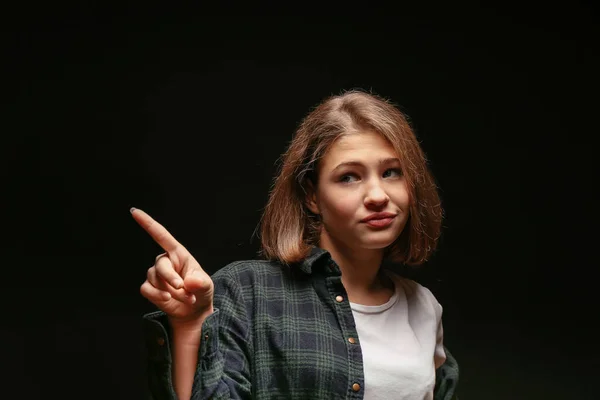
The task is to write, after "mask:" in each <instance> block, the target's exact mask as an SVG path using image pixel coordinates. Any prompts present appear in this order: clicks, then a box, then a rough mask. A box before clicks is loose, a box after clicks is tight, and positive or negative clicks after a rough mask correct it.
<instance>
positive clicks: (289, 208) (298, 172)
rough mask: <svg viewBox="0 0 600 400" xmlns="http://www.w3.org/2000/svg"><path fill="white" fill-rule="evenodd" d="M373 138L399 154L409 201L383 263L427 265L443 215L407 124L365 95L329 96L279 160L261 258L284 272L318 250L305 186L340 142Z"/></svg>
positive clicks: (389, 108)
mask: <svg viewBox="0 0 600 400" xmlns="http://www.w3.org/2000/svg"><path fill="white" fill-rule="evenodd" d="M366 130H368V131H374V132H377V133H379V134H380V135H382V136H383V137H385V138H386V139H387V140H388V141H389V142H390V143H391V145H392V146H393V147H394V149H395V150H396V152H397V154H398V156H399V159H400V164H401V168H402V171H403V173H404V176H405V179H406V182H407V187H408V191H409V195H410V199H411V205H410V213H409V219H408V221H407V224H406V226H405V228H404V229H403V231H402V233H401V234H400V235H399V237H398V238H397V239H396V241H395V242H394V243H392V244H391V245H390V246H388V248H387V249H386V253H385V259H386V260H388V261H392V262H399V263H404V264H408V265H419V264H422V263H423V262H425V261H426V260H427V259H428V258H429V257H430V256H431V254H432V253H433V252H434V250H435V248H436V246H437V242H438V239H439V236H440V230H441V222H442V214H443V211H442V207H441V204H440V197H439V194H438V191H437V187H436V184H435V181H434V179H433V176H432V175H431V172H430V170H429V168H428V165H427V160H426V157H425V154H424V153H423V150H422V149H421V147H420V145H419V143H418V141H417V138H416V136H415V133H414V131H413V130H412V128H411V126H410V124H409V122H408V121H407V118H406V116H405V115H404V114H403V113H402V112H401V111H400V110H399V109H398V108H397V107H395V106H394V105H393V104H392V103H390V102H389V101H388V100H386V99H384V98H381V97H379V96H377V95H374V94H370V93H366V92H363V91H357V90H352V91H347V92H345V93H343V94H341V95H339V96H332V97H329V98H328V99H326V100H325V101H323V102H322V103H321V104H320V105H318V106H317V107H316V108H315V109H314V110H313V111H312V112H310V113H309V114H308V115H307V116H306V117H305V118H304V120H303V121H302V122H301V124H300V126H299V127H298V129H297V131H296V133H295V135H294V137H293V139H292V141H291V143H290V145H289V147H288V148H287V150H286V152H285V153H284V154H283V155H282V158H281V165H280V171H279V174H278V175H277V177H276V178H275V181H274V184H273V186H272V189H271V192H270V196H269V200H268V202H267V205H266V207H265V210H264V213H263V216H262V219H261V228H260V236H261V254H262V255H263V256H264V257H266V258H267V259H273V260H279V261H280V262H282V263H284V264H292V263H296V262H299V261H301V260H302V259H304V258H305V257H307V256H308V254H309V253H310V251H311V248H312V246H318V243H319V236H320V230H321V225H320V220H319V218H318V217H317V216H315V215H314V214H313V213H312V212H311V211H310V210H309V209H308V208H307V205H306V201H307V193H308V191H309V190H310V185H311V184H312V185H315V184H318V182H317V181H316V176H317V173H316V170H317V168H318V161H319V160H320V159H321V158H322V157H323V156H324V154H325V153H326V151H327V149H328V148H329V146H330V145H331V144H332V143H333V142H334V141H335V140H336V139H337V138H338V137H340V136H341V135H344V134H348V133H352V132H361V131H366Z"/></svg>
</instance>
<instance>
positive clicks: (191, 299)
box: [190, 295, 196, 304]
mask: <svg viewBox="0 0 600 400" xmlns="http://www.w3.org/2000/svg"><path fill="white" fill-rule="evenodd" d="M190 301H191V302H192V304H194V303H195V302H196V296H194V295H192V296H191V297H190Z"/></svg>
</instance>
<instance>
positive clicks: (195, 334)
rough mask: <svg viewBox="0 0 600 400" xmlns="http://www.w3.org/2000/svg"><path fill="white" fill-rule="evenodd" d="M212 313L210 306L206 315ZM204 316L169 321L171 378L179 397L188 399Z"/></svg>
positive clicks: (194, 372) (196, 363)
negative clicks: (195, 319) (171, 357)
mask: <svg viewBox="0 0 600 400" xmlns="http://www.w3.org/2000/svg"><path fill="white" fill-rule="evenodd" d="M212 313H213V309H212V308H211V310H210V312H209V313H208V315H210V314H212ZM205 319H206V317H202V318H200V319H198V320H197V321H192V322H189V323H176V322H174V321H169V322H170V325H171V328H172V337H173V344H172V352H173V368H172V369H173V371H172V379H173V385H174V387H175V392H176V393H177V396H178V398H179V399H189V398H190V397H191V395H192V384H193V382H194V375H195V374H196V367H197V365H198V352H199V350H200V338H201V337H202V324H203V323H204V320H205Z"/></svg>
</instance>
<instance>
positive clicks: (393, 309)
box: [350, 274, 446, 400]
mask: <svg viewBox="0 0 600 400" xmlns="http://www.w3.org/2000/svg"><path fill="white" fill-rule="evenodd" d="M390 277H391V278H392V280H393V281H394V286H395V289H396V290H395V292H394V294H393V295H392V297H391V298H390V300H389V301H388V302H386V303H385V304H382V305H378V306H364V305H361V304H355V303H350V306H351V308H352V314H353V315H354V320H355V323H356V329H357V331H358V339H359V343H360V346H361V350H362V355H363V367H364V374H365V395H364V399H365V400H380V399H381V400H383V399H385V400H390V399H394V400H430V399H433V389H434V386H435V369H436V368H437V367H439V366H440V365H442V364H443V363H444V361H445V360H446V354H445V353H444V347H443V342H442V339H443V328H442V322H441V318H442V306H441V305H440V304H439V303H438V302H437V300H436V299H435V297H434V296H433V294H432V293H431V292H430V291H429V289H427V288H425V287H424V286H421V285H420V284H418V283H416V282H414V281H412V280H410V279H406V278H402V277H400V276H397V275H395V274H390Z"/></svg>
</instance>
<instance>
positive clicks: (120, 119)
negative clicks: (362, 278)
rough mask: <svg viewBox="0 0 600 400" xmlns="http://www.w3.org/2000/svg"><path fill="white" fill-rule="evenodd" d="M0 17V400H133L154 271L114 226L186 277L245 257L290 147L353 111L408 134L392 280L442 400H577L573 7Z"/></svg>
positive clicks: (587, 96) (580, 265)
mask: <svg viewBox="0 0 600 400" xmlns="http://www.w3.org/2000/svg"><path fill="white" fill-rule="evenodd" d="M449 3H452V2H449ZM21 4H22V7H21V9H19V10H15V11H14V12H6V13H5V14H4V15H3V17H4V18H3V19H5V23H4V25H3V26H4V30H5V31H4V34H3V39H2V40H3V42H4V43H5V49H6V50H7V52H5V57H3V58H4V61H3V68H4V72H3V78H4V84H3V89H2V93H3V97H4V100H5V101H4V106H3V115H4V117H3V122H4V123H3V128H2V133H3V134H2V145H1V146H0V151H1V154H0V157H1V162H2V164H1V171H2V186H1V189H0V193H1V196H0V199H1V200H0V201H1V202H2V207H1V212H2V215H1V216H0V217H1V218H2V219H1V222H2V231H3V232H2V240H1V243H2V261H3V262H2V271H3V278H2V279H1V282H2V289H1V290H0V293H2V315H3V317H2V318H1V319H0V321H1V322H0V340H1V342H0V343H2V350H1V351H2V353H1V354H2V362H1V363H0V365H2V373H1V374H0V397H2V398H21V399H39V398H45V397H47V396H50V395H55V394H59V395H60V397H61V398H63V399H66V398H69V399H70V398H73V399H80V398H86V399H137V398H143V396H144V395H145V390H146V389H145V386H144V385H145V376H144V368H145V361H144V357H145V354H144V343H143V335H142V331H141V316H142V315H143V314H144V313H145V312H148V311H151V310H153V307H152V305H151V304H150V303H148V302H147V301H146V300H145V299H144V298H142V297H141V295H140V294H139V286H140V285H141V283H142V282H143V281H144V279H145V273H146V270H147V269H148V268H149V267H150V266H152V264H153V261H154V257H155V256H156V255H157V254H159V253H160V252H161V250H160V249H159V248H158V247H157V245H156V244H155V243H154V242H153V241H152V240H151V239H150V237H147V235H146V234H145V233H144V232H143V231H142V230H141V228H139V227H138V226H137V225H136V224H135V222H134V221H133V219H132V218H131V217H130V215H129V211H128V210H129V208H130V207H131V206H135V207H138V208H142V209H144V210H145V211H147V212H148V213H150V214H151V215H152V216H154V217H155V218H156V219H157V220H159V221H160V222H161V223H162V224H163V225H165V226H166V227H167V228H168V229H170V231H171V232H172V233H173V234H174V235H175V237H176V238H178V239H179V240H180V241H181V242H182V243H183V244H184V245H186V247H188V249H189V250H191V252H192V253H193V254H194V255H195V256H196V258H197V259H198V260H199V261H200V263H201V264H202V265H203V266H204V267H205V268H206V269H207V270H208V271H210V272H214V271H215V270H217V269H218V268H220V267H222V266H224V265H225V264H227V263H229V262H231V261H233V260H238V259H247V258H255V257H256V256H255V254H256V251H257V250H258V240H257V239H256V238H255V237H253V232H254V229H255V227H256V224H257V222H258V219H259V216H260V214H261V210H262V207H263V206H264V204H265V202H266V199H267V194H268V190H269V187H270V184H271V180H272V177H273V176H274V174H275V171H276V167H275V162H276V160H277V158H278V156H279V155H280V153H281V152H282V151H283V150H284V149H285V146H286V145H287V143H288V142H289V140H290V139H291V136H292V133H293V131H294V129H295V127H296V126H297V124H298V123H299V122H300V120H301V119H302V117H303V116H304V115H306V113H307V112H308V111H309V110H310V108H311V107H312V106H314V105H316V104H317V103H318V102H319V101H321V100H322V99H324V98H325V97H327V96H329V95H331V94H337V93H339V92H340V91H341V90H343V89H351V88H363V89H367V90H372V91H374V92H375V93H378V94H380V95H382V96H385V97H388V98H390V99H391V100H393V101H394V102H395V103H397V104H399V105H400V107H401V108H402V109H403V110H404V111H405V112H406V113H407V114H408V115H409V116H410V117H411V120H412V123H413V125H414V127H415V129H416V132H417V134H418V136H419V138H420V140H421V142H422V146H423V148H424V149H425V151H426V153H427V155H428V157H429V158H430V160H431V167H432V169H433V172H434V174H435V176H436V178H437V180H438V183H439V186H440V189H441V194H442V198H443V202H444V207H445V210H446V220H445V229H444V235H443V237H442V240H441V243H440V247H439V251H438V252H437V253H436V255H435V257H434V258H433V259H432V260H431V262H430V263H429V264H428V265H426V266H425V267H423V269H422V270H421V271H420V272H419V273H418V274H417V275H416V279H418V280H420V281H421V282H422V283H424V284H426V285H427V286H428V287H430V288H431V289H432V291H433V292H434V294H436V296H437V297H438V299H439V300H440V302H441V303H442V305H443V306H444V323H445V331H446V334H445V340H446V345H447V346H448V347H449V348H450V349H451V350H452V352H453V354H454V355H455V356H456V358H457V359H458V360H459V363H460V365H461V373H462V376H461V384H460V392H459V393H460V395H461V399H464V400H469V399H503V400H505V399H592V398H595V396H594V395H593V394H592V390H593V389H594V388H595V387H596V386H597V382H596V379H597V378H596V377H597V374H598V372H600V371H599V368H598V356H597V355H598V351H597V348H598V344H597V341H598V339H597V338H598V333H599V330H598V328H597V327H596V323H597V322H598V321H597V320H598V308H597V306H598V300H597V292H598V289H597V285H596V282H595V280H594V276H595V275H596V269H597V267H598V262H597V261H596V260H595V259H594V256H595V250H596V246H597V244H596V241H595V240H593V239H596V237H595V236H594V233H595V232H594V230H593V229H592V225H593V222H595V219H596V212H597V207H596V203H595V200H594V199H593V193H594V192H595V187H594V186H595V181H594V177H593V172H592V167H593V157H594V155H595V154H594V153H595V151H594V150H595V148H594V146H593V143H592V140H593V138H594V136H596V134H597V133H598V128H597V122H596V115H597V106H598V102H597V100H596V99H597V93H598V91H597V84H596V83H597V82H596V75H597V71H598V68H599V66H600V63H599V62H598V61H599V57H598V48H597V46H596V43H597V34H598V13H597V8H596V7H595V6H592V5H591V2H589V3H583V2H566V1H564V2H562V3H552V4H550V3H539V4H534V3H529V4H525V3H519V4H517V3H514V4H510V3H506V2H496V4H492V3H488V5H487V6H485V7H484V6H482V5H479V4H476V3H473V2H462V3H460V4H445V5H444V4H440V5H438V4H434V3H426V4H423V3H419V4H421V5H417V4H416V3H415V4H412V3H398V4H396V5H395V6H394V7H387V8H384V7H379V8H378V7H376V6H371V5H367V3H366V2H363V3H358V4H355V5H352V4H350V3H344V4H341V5H338V6H336V7H333V6H326V5H325V4H317V3H315V4H308V3H306V4H302V5H299V6H287V7H286V9H283V8H282V7H281V6H277V7H275V8H273V7H266V6H258V5H257V4H255V3H252V4H249V5H247V6H242V7H239V8H238V7H237V6H236V7H234V6H233V5H232V4H231V3H227V4H225V5H223V6H221V9H220V10H217V11H215V10H214V9H209V8H208V7H202V6H197V7H195V8H184V7H179V8H177V7H174V6H172V5H170V6H169V5H167V2H164V3H163V4H160V5H153V4H151V3H144V4H142V3H140V4H139V5H133V4H128V3H124V2H123V3H120V4H119V5H118V6H117V5H107V4H103V3H102V2H89V3H81V4H75V3H70V4H67V3H63V4H62V5H57V4H54V3H52V4H48V5H41V4H39V5H38V4H33V3H31V4H29V3H21ZM325 8H331V11H328V10H325Z"/></svg>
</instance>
